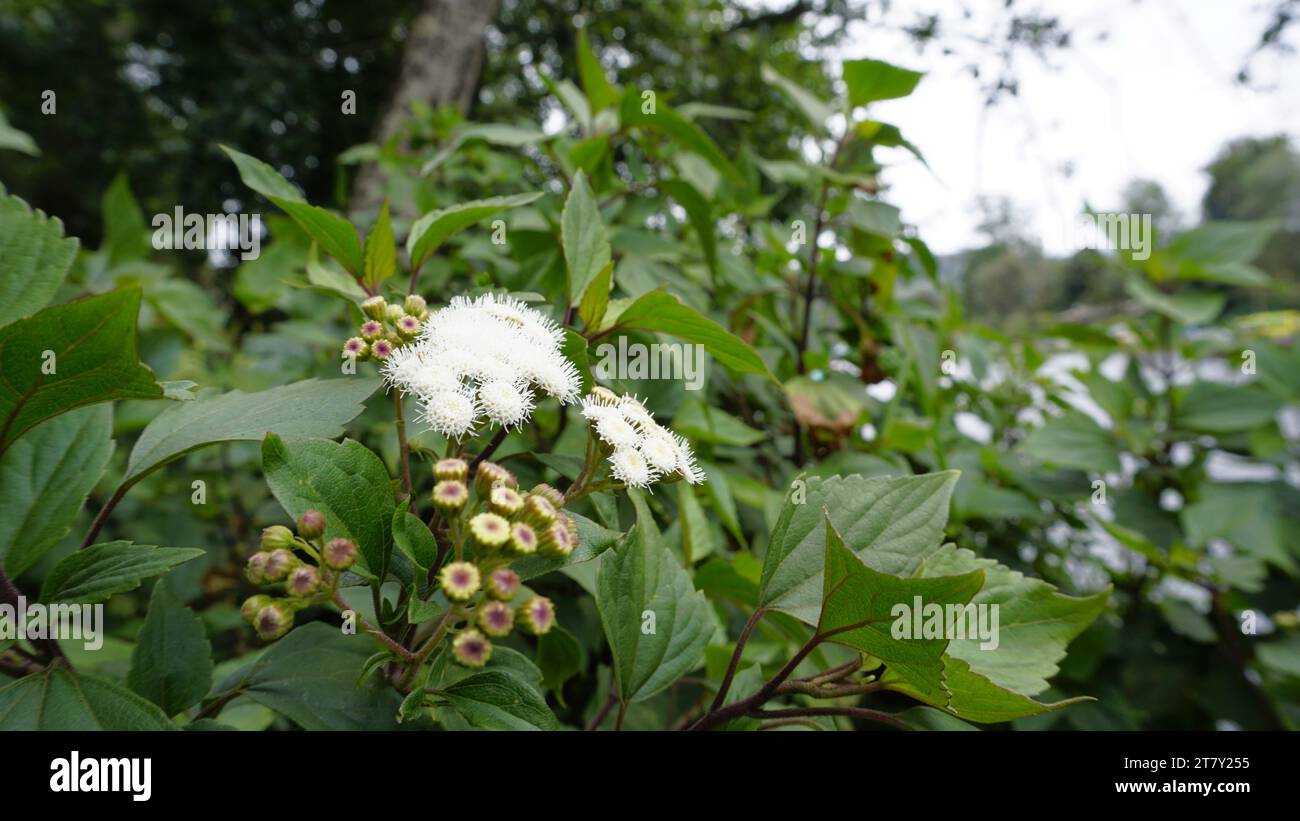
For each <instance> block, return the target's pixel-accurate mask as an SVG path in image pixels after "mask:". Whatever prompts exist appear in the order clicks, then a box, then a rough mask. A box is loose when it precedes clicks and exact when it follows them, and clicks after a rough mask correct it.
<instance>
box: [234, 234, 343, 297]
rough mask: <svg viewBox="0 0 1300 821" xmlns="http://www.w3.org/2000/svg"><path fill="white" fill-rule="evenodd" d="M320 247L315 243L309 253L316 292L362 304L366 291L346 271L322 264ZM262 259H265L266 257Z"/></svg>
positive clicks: (310, 277) (309, 273) (309, 270)
mask: <svg viewBox="0 0 1300 821" xmlns="http://www.w3.org/2000/svg"><path fill="white" fill-rule="evenodd" d="M272 247H273V248H274V247H275V246H272ZM319 247H320V246H318V245H317V244H316V243H314V242H313V243H312V244H311V248H310V249H309V250H308V251H307V265H306V272H307V281H308V282H309V283H311V284H312V286H314V289H315V290H320V291H323V292H326V293H330V294H333V295H334V296H337V297H341V298H343V299H345V300H347V301H349V302H352V303H356V304H360V303H361V301H362V300H364V299H365V298H366V292H365V290H364V289H363V288H362V287H361V286H360V285H358V284H357V281H356V280H355V279H353V278H352V277H351V276H349V275H348V273H347V272H346V271H343V270H341V269H339V268H336V267H333V265H332V264H330V263H327V262H322V261H321V259H320V251H319V250H318V249H319ZM262 258H263V259H265V255H263V257H262ZM246 267H248V265H247V263H245V264H244V265H241V266H240V270H243V269H244V268H246Z"/></svg>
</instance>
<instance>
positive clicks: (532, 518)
mask: <svg viewBox="0 0 1300 821" xmlns="http://www.w3.org/2000/svg"><path fill="white" fill-rule="evenodd" d="M521 518H522V520H523V521H525V522H528V524H530V525H532V526H533V529H535V530H537V531H543V530H545V529H546V528H548V527H550V526H551V525H553V524H555V522H557V521H558V520H559V518H560V512H559V511H558V510H556V508H555V506H554V505H552V504H551V502H550V500H549V499H547V498H546V497H545V496H534V495H532V494H531V493H530V494H529V495H528V497H527V498H526V499H524V511H523V516H522V517H521Z"/></svg>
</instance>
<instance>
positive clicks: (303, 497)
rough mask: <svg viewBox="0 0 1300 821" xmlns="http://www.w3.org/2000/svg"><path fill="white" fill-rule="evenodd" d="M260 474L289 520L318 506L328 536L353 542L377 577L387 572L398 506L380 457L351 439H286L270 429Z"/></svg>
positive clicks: (264, 444)
mask: <svg viewBox="0 0 1300 821" xmlns="http://www.w3.org/2000/svg"><path fill="white" fill-rule="evenodd" d="M262 472H263V473H265V474H266V483H267V484H268V485H269V486H270V488H271V493H273V494H274V495H275V498H276V499H278V500H279V502H280V505H281V506H282V507H283V508H284V509H285V511H287V512H288V513H289V516H290V517H291V518H293V519H297V518H298V517H299V516H301V515H302V514H303V511H305V510H309V509H315V510H319V511H320V512H321V513H324V514H325V521H326V526H325V538H326V539H333V538H337V537H342V538H346V539H351V540H353V541H354V542H356V544H357V548H358V549H359V550H360V552H361V557H362V559H363V560H364V561H365V565H366V568H367V569H368V570H369V571H370V572H371V573H373V574H375V575H381V574H383V573H384V572H385V570H386V569H387V567H388V554H389V551H390V550H391V548H392V546H393V532H392V526H393V511H394V510H395V509H396V507H397V505H396V502H394V500H393V491H392V487H391V485H390V483H389V476H388V469H387V468H385V467H384V463H383V462H382V461H380V459H379V457H378V456H376V455H375V454H373V453H371V452H370V451H369V450H367V449H366V447H365V446H364V445H362V444H361V443H360V442H354V441H353V440H351V439H344V440H343V442H342V444H340V443H338V442H332V441H330V440H329V439H301V440H296V441H285V440H284V439H282V438H280V437H279V436H277V435H276V434H274V433H268V434H267V435H266V438H265V439H264V440H262Z"/></svg>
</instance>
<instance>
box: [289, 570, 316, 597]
mask: <svg viewBox="0 0 1300 821" xmlns="http://www.w3.org/2000/svg"><path fill="white" fill-rule="evenodd" d="M284 586H285V589H286V590H288V591H289V595H290V596H295V597H297V598H300V599H301V598H306V597H307V596H310V595H311V594H313V593H315V592H316V591H317V590H319V589H320V571H319V570H317V569H316V568H314V567H312V566H311V565H308V564H300V565H298V566H297V567H295V568H294V569H293V570H290V571H289V577H288V578H287V579H286V580H285V583H284Z"/></svg>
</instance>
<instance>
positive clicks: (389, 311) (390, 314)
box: [383, 305, 406, 324]
mask: <svg viewBox="0 0 1300 821" xmlns="http://www.w3.org/2000/svg"><path fill="white" fill-rule="evenodd" d="M405 313H406V311H403V310H402V306H401V305H389V306H388V307H387V308H385V309H384V317H383V318H384V319H386V320H387V321H388V322H389V323H390V324H396V323H397V320H399V319H401V318H402V315H403V314H405Z"/></svg>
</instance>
